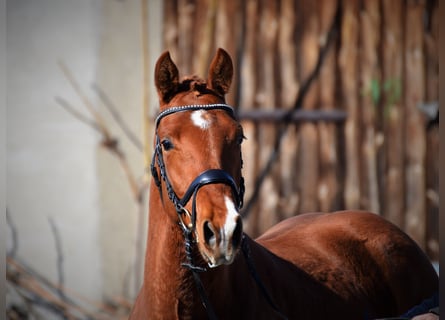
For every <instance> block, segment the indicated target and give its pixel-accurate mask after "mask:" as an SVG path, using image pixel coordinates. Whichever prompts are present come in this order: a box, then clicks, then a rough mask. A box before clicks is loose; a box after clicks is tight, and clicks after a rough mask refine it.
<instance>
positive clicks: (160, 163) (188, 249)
mask: <svg viewBox="0 0 445 320" xmlns="http://www.w3.org/2000/svg"><path fill="white" fill-rule="evenodd" d="M194 110H224V111H226V112H227V113H228V114H229V115H230V116H231V117H232V118H233V119H236V117H235V113H234V110H233V108H232V107H230V106H229V105H227V104H222V103H217V104H206V105H186V106H177V107H170V108H168V109H165V110H164V111H162V112H161V113H159V115H158V116H157V118H156V121H155V124H156V127H155V148H154V152H153V158H152V161H151V174H152V176H153V180H154V182H155V184H156V186H157V187H158V189H159V193H160V195H161V199H162V186H161V179H162V181H164V183H165V187H166V190H167V196H168V198H169V199H170V201H171V202H172V203H173V205H174V206H175V210H176V213H177V215H178V224H179V226H180V227H181V229H182V232H183V233H184V240H185V254H186V259H187V262H186V263H182V266H184V267H186V268H188V269H190V270H191V271H192V274H193V278H194V280H195V284H196V287H197V289H198V292H199V295H200V297H201V301H202V304H203V305H204V308H205V309H206V310H207V315H208V316H209V318H210V319H217V317H216V314H215V312H214V310H213V308H212V305H211V303H210V301H209V299H208V297H207V294H206V292H205V290H204V287H203V285H202V282H201V278H200V277H199V273H200V272H204V271H206V270H207V269H205V268H202V267H199V266H196V265H195V264H194V261H193V244H194V243H195V239H194V238H193V234H194V232H195V230H196V195H197V193H198V190H199V189H200V188H201V187H203V186H205V185H207V184H219V183H222V184H226V185H228V186H229V187H230V188H231V190H232V194H233V197H234V198H235V201H236V205H237V207H238V210H239V209H241V207H242V206H243V198H244V190H245V187H244V178H243V177H242V176H241V178H240V181H239V186H237V184H236V182H235V180H234V179H233V177H232V176H231V175H230V174H229V173H227V172H226V171H224V170H222V169H209V170H206V171H204V172H202V173H201V174H200V175H198V176H197V177H196V178H195V179H194V180H193V181H192V182H191V183H190V185H189V187H188V188H187V190H186V191H185V193H184V195H183V196H182V198H179V197H178V195H177V194H176V192H175V191H174V189H173V186H172V184H171V183H170V180H169V178H168V174H167V171H166V168H165V163H164V158H163V154H162V145H161V141H160V138H159V135H158V126H159V123H160V122H161V120H162V119H163V118H164V117H166V116H168V115H171V114H174V113H177V112H184V111H194ZM156 165H157V167H158V168H156ZM158 169H159V174H158ZM190 199H192V212H191V213H190V212H189V211H188V210H187V209H186V208H185V206H186V205H187V203H188V202H189V201H190ZM183 215H187V216H188V217H189V218H190V223H189V224H186V223H185V222H184V219H183ZM241 248H242V251H243V253H244V257H245V259H246V261H247V265H248V268H249V271H250V273H251V275H252V277H253V278H254V280H255V282H256V283H257V285H258V287H259V288H260V290H261V292H262V294H263V295H264V296H265V298H266V300H267V301H268V302H269V304H270V305H271V306H272V308H273V309H274V310H275V312H276V313H277V314H278V315H279V316H280V317H282V318H283V319H286V317H285V316H284V315H283V314H282V313H281V312H280V311H279V309H278V308H277V307H276V306H275V304H274V303H273V301H272V299H271V297H270V295H269V293H268V292H267V290H266V288H265V286H264V284H263V283H262V282H261V279H260V278H259V276H258V273H257V272H256V268H255V265H254V263H253V260H252V257H251V255H250V249H249V246H248V242H247V241H245V238H244V236H243V239H242V246H241Z"/></svg>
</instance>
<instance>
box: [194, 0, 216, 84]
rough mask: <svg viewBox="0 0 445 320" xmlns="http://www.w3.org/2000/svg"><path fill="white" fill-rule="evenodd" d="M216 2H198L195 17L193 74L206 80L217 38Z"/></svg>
mask: <svg viewBox="0 0 445 320" xmlns="http://www.w3.org/2000/svg"><path fill="white" fill-rule="evenodd" d="M215 18H216V0H197V1H196V4H195V14H194V17H193V34H194V36H193V53H192V61H193V67H192V72H193V73H195V74H197V75H198V76H199V77H202V78H204V79H205V78H206V77H207V70H208V67H209V64H210V59H211V57H213V52H211V50H212V48H213V42H214V36H215Z"/></svg>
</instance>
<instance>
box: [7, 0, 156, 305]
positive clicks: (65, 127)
mask: <svg viewBox="0 0 445 320" xmlns="http://www.w3.org/2000/svg"><path fill="white" fill-rule="evenodd" d="M149 2H150V4H149V5H150V7H149V10H150V13H149V15H150V16H151V17H152V19H151V20H150V21H151V23H152V27H150V34H151V35H150V37H151V39H150V40H149V43H150V50H151V51H150V52H151V54H150V59H151V64H154V61H155V59H156V58H157V56H158V55H159V53H160V50H161V41H160V38H161V37H160V35H161V27H160V25H161V21H160V19H161V11H160V10H161V5H160V3H161V2H162V1H149ZM140 16H141V15H140V1H139V0H127V1H117V0H113V1H112V0H101V1H99V0H96V1H95V0H76V1H72V0H39V1H34V0H15V1H8V2H7V60H6V62H7V79H6V84H7V87H6V89H7V112H6V117H7V139H6V140H7V141H6V142H7V145H6V147H7V159H6V160H7V186H6V189H7V201H6V202H7V208H8V210H9V213H10V216H11V218H12V221H13V223H14V225H15V227H16V229H17V232H18V243H17V244H18V251H17V256H18V257H19V258H20V259H22V260H23V261H26V262H27V263H28V264H29V265H30V266H31V267H33V268H34V269H36V270H37V271H38V272H40V273H41V274H43V275H44V276H46V277H48V278H49V279H51V280H53V281H56V280H57V270H56V258H57V257H56V250H55V243H54V237H53V234H52V233H51V229H50V224H49V221H48V219H49V218H50V217H51V218H52V219H53V220H54V222H55V224H56V226H57V227H58V230H59V232H60V234H61V238H62V239H61V244H62V248H63V254H64V262H63V263H64V275H65V285H66V287H68V288H70V289H72V290H75V291H76V292H78V293H80V294H82V295H84V296H85V297H87V298H89V299H94V300H100V299H102V298H103V297H110V296H115V295H127V296H128V297H129V298H132V297H134V294H135V292H136V289H137V288H136V286H137V284H135V283H131V284H130V285H129V283H128V282H129V281H131V280H129V279H132V278H134V277H135V275H134V274H133V270H134V265H133V264H134V254H135V232H136V230H137V223H141V221H140V220H138V218H137V207H136V205H135V203H134V201H133V199H132V195H131V193H130V191H129V189H128V185H127V180H126V178H125V176H124V174H123V172H122V168H121V167H120V166H119V163H118V162H117V160H116V159H115V158H114V157H112V156H110V154H109V153H107V152H106V151H105V150H104V149H103V148H101V147H100V146H99V142H100V136H99V134H97V133H96V132H95V131H93V130H92V129H91V128H89V127H87V126H85V124H83V123H81V122H80V121H78V120H77V119H75V118H74V117H73V116H72V115H70V114H68V113H67V112H66V111H65V110H64V109H63V108H61V106H59V105H58V104H57V103H56V101H55V99H54V98H55V96H59V97H62V98H64V99H65V100H67V101H68V102H70V103H71V104H72V105H73V106H74V107H76V108H77V109H78V110H79V111H81V112H82V113H84V114H86V115H87V114H88V113H87V112H86V109H85V108H84V105H83V104H82V101H81V100H80V99H79V97H78V96H77V95H76V94H75V92H74V91H73V88H72V87H71V86H70V85H69V82H68V81H67V79H66V78H65V76H64V75H63V73H62V72H61V69H60V68H59V66H58V64H57V62H58V60H62V61H64V63H65V64H66V65H67V66H68V67H69V69H70V70H71V71H72V73H73V75H74V76H75V77H76V79H77V80H78V82H79V84H80V85H81V87H82V89H83V91H84V92H85V93H86V95H87V96H88V98H89V99H90V100H91V101H93V103H94V104H95V106H96V107H97V110H98V111H99V112H100V113H102V114H105V115H106V117H105V119H106V121H107V124H108V125H109V126H110V129H111V131H112V133H113V134H114V135H116V137H117V138H118V139H119V142H120V143H121V145H122V148H123V150H124V151H125V153H126V155H127V157H128V158H129V163H130V165H131V169H132V170H133V172H134V173H135V175H136V176H138V177H139V176H142V174H143V172H144V168H143V157H142V154H141V153H140V152H139V151H137V150H136V149H135V148H134V147H133V146H132V145H131V144H130V143H129V142H128V140H127V139H126V138H125V137H124V135H123V133H122V131H121V130H120V129H119V128H118V127H117V126H116V125H115V123H114V122H113V121H112V119H111V117H110V116H109V115H108V114H107V111H106V109H105V108H104V107H103V105H101V103H100V102H99V99H98V98H97V95H96V94H95V93H94V91H93V90H92V89H91V85H92V84H93V83H96V84H99V85H100V87H101V88H102V89H103V90H104V91H105V92H106V93H107V95H108V96H109V98H110V99H111V100H112V101H113V103H114V104H115V105H116V107H117V108H118V110H119V112H120V113H121V115H122V117H123V118H124V120H125V121H126V122H127V123H128V124H129V125H130V127H131V128H132V129H133V131H134V132H135V133H136V134H137V135H138V136H139V137H140V139H141V140H142V58H141V51H142V49H141V30H142V28H141V21H140ZM153 23H156V25H154V26H153ZM150 78H152V76H151V75H150ZM150 94H151V96H152V101H153V97H154V95H153V92H152V91H150ZM142 223H144V224H146V220H144V221H142ZM7 239H8V240H7V248H8V249H10V248H11V246H12V243H11V231H10V229H8V233H7ZM144 243H145V240H144Z"/></svg>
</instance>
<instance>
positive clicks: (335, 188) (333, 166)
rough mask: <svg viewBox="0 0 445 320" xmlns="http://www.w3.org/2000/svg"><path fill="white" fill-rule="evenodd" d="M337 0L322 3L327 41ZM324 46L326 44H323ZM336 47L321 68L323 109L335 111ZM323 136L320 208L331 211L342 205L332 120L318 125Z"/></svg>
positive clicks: (321, 35) (323, 32) (323, 35)
mask: <svg viewBox="0 0 445 320" xmlns="http://www.w3.org/2000/svg"><path fill="white" fill-rule="evenodd" d="M337 6H338V1H336V0H323V1H320V4H319V17H320V18H319V19H320V24H319V26H320V33H319V38H320V39H321V41H323V42H324V41H325V39H326V37H327V33H328V32H329V28H330V27H331V25H332V21H333V19H334V16H335V12H336V10H337ZM323 45H324V43H323ZM335 61H336V50H335V45H334V44H333V45H332V46H331V47H330V48H329V51H328V52H327V54H326V57H325V60H324V63H323V65H322V67H321V69H320V108H321V109H324V110H332V109H333V108H335V107H339V106H338V105H336V104H338V102H337V100H336V99H335V88H336V81H337V78H336V71H335ZM318 133H319V136H320V149H319V154H320V181H319V184H318V201H319V206H320V210H321V211H323V212H330V211H332V210H336V209H338V208H339V203H338V202H339V195H338V193H339V184H338V176H337V170H338V158H337V128H336V126H335V124H333V123H325V122H320V123H319V124H318Z"/></svg>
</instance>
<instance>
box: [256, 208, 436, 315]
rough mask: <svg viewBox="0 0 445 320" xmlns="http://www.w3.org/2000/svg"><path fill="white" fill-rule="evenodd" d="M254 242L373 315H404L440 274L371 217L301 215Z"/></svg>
mask: <svg viewBox="0 0 445 320" xmlns="http://www.w3.org/2000/svg"><path fill="white" fill-rule="evenodd" d="M256 240H257V242H258V243H259V244H261V245H262V246H264V247H265V248H267V249H268V250H270V251H271V252H272V253H274V254H275V255H277V256H278V257H281V258H283V259H285V260H287V261H289V262H291V263H292V264H294V265H295V266H296V267H298V268H299V269H301V270H303V271H304V272H306V273H308V274H309V275H310V276H311V277H313V278H315V279H316V280H317V281H319V282H321V283H323V284H324V285H325V286H326V287H328V288H329V289H330V290H332V291H334V292H335V293H336V294H338V295H339V296H340V297H341V298H342V299H344V300H345V301H348V302H350V303H351V304H352V305H354V304H355V305H357V304H362V305H363V308H366V309H369V310H370V314H373V315H377V316H378V315H385V316H387V315H390V314H393V315H399V314H402V313H403V312H405V311H407V310H408V309H410V308H411V307H413V306H414V305H416V304H419V303H420V302H421V301H422V300H424V299H425V298H428V297H430V296H432V295H433V294H434V293H435V292H437V290H438V277H437V274H436V272H435V270H434V269H433V267H432V265H431V263H430V261H429V259H428V258H427V256H426V255H425V254H424V252H423V251H422V250H421V249H420V247H419V246H418V245H417V244H416V243H415V242H414V241H413V240H412V239H411V238H410V237H408V236H407V235H406V234H405V233H404V232H403V231H401V230H400V229H399V228H397V227H396V226H395V225H393V224H391V223H390V222H388V221H387V220H385V219H383V218H382V217H380V216H378V215H376V214H373V213H369V212H361V211H341V212H336V213H309V214H302V215H298V216H295V217H292V218H289V219H287V220H284V221H282V222H281V223H279V224H277V225H275V226H274V227H272V228H271V229H269V230H268V231H266V232H265V233H264V234H263V235H262V236H260V237H259V238H258V239H256Z"/></svg>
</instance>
